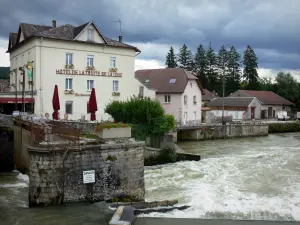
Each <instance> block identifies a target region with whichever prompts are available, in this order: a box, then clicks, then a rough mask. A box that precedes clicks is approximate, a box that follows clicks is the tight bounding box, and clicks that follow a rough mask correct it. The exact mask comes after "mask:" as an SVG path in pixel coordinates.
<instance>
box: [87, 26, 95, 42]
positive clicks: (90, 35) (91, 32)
mask: <svg viewBox="0 0 300 225" xmlns="http://www.w3.org/2000/svg"><path fill="white" fill-rule="evenodd" d="M87 31H88V39H87V40H88V41H94V29H88V30H87Z"/></svg>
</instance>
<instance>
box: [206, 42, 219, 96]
mask: <svg viewBox="0 0 300 225" xmlns="http://www.w3.org/2000/svg"><path fill="white" fill-rule="evenodd" d="M206 59H207V70H206V76H207V79H208V86H207V89H208V90H210V91H217V90H218V89H219V79H218V66H217V56H216V54H215V52H214V50H213V48H212V45H211V43H210V44H209V47H208V49H207V51H206Z"/></svg>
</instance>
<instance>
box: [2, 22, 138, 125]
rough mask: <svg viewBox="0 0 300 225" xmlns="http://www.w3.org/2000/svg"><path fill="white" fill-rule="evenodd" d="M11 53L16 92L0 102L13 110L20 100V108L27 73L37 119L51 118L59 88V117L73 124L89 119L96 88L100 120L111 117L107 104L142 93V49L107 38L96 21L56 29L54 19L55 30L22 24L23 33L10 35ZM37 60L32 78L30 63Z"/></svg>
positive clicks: (28, 99)
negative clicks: (138, 73)
mask: <svg viewBox="0 0 300 225" xmlns="http://www.w3.org/2000/svg"><path fill="white" fill-rule="evenodd" d="M7 52H8V53H9V54H10V67H11V75H10V87H11V88H10V91H9V92H7V93H1V95H0V98H1V99H2V100H3V101H6V102H7V104H12V106H13V107H14V105H15V99H17V102H18V104H19V105H20V103H21V95H20V94H21V92H20V91H21V90H22V82H23V76H22V72H21V70H22V68H24V70H25V102H26V103H29V106H30V105H31V104H30V103H32V102H33V103H34V113H35V114H38V115H45V114H46V113H49V114H50V115H51V114H52V112H53V109H52V96H53V90H54V86H55V85H58V89H59V97H60V111H59V112H60V117H61V118H64V116H65V115H68V118H69V119H81V118H83V117H85V118H89V114H88V112H87V103H88V100H89V95H90V92H91V90H92V88H93V87H94V88H95V90H96V96H97V104H98V112H97V113H96V116H97V119H98V120H101V119H103V120H106V119H108V118H109V115H107V114H105V113H104V108H105V105H106V104H107V103H109V102H110V101H112V100H126V99H127V98H128V97H130V96H133V95H137V94H138V92H139V87H140V83H139V82H138V81H137V80H136V79H135V77H134V74H135V57H136V55H137V54H138V53H140V50H139V49H138V48H136V47H134V46H131V45H128V44H125V43H124V42H123V41H122V37H121V36H120V37H119V39H118V40H113V39H111V38H108V37H105V36H104V34H103V33H102V32H101V30H100V29H99V28H98V27H97V25H96V24H95V23H94V22H93V21H90V22H88V23H85V24H82V25H80V26H73V25H70V24H65V25H59V26H57V25H56V21H55V20H54V21H52V26H42V25H37V24H27V23H20V25H19V27H18V33H10V37H9V45H8V51H7ZM32 61H33V63H32V66H33V75H32V76H31V74H30V71H29V70H28V64H29V63H30V62H32ZM32 81H33V87H32ZM32 90H33V91H32ZM15 93H17V95H18V96H17V98H15ZM32 93H33V98H32V97H31V94H32ZM3 101H2V102H3ZM19 109H20V107H19Z"/></svg>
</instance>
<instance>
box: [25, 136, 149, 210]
mask: <svg viewBox="0 0 300 225" xmlns="http://www.w3.org/2000/svg"><path fill="white" fill-rule="evenodd" d="M143 148H144V142H127V143H125V142H124V143H110V144H99V145H89V146H88V145H86V146H79V147H77V148H68V150H67V148H66V147H56V148H55V149H54V148H53V149H51V147H49V146H48V147H47V148H42V147H40V148H33V147H29V148H28V151H29V158H30V174H29V181H30V182H29V205H30V206H34V205H49V204H60V203H64V202H86V201H87V202H94V201H102V200H109V199H113V198H116V197H122V196H123V197H125V196H126V197H129V198H131V199H132V200H138V201H140V200H144V194H145V187H144V156H143ZM87 170H95V183H90V184H84V183H83V171H87Z"/></svg>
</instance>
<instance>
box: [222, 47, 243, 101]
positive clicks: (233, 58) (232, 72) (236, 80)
mask: <svg viewBox="0 0 300 225" xmlns="http://www.w3.org/2000/svg"><path fill="white" fill-rule="evenodd" d="M240 62H241V56H240V54H239V53H238V52H237V51H236V49H235V47H234V46H231V48H230V50H229V52H228V65H227V66H228V74H227V79H226V82H227V83H226V89H225V91H226V95H229V94H231V93H233V92H235V91H237V90H239V89H240V84H241V63H240Z"/></svg>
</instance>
